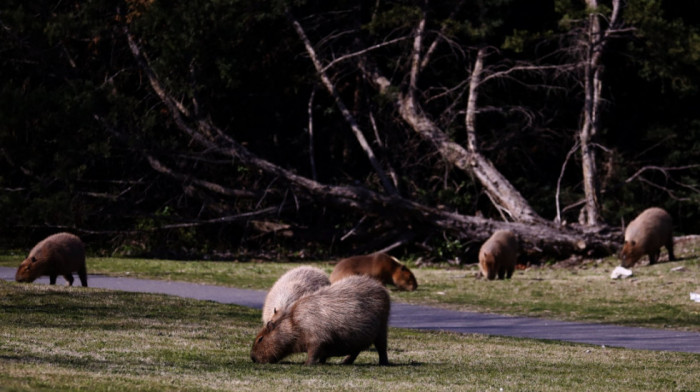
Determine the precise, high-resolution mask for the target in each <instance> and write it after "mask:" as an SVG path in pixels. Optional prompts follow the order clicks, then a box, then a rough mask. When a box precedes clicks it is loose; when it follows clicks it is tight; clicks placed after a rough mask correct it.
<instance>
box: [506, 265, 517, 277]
mask: <svg viewBox="0 0 700 392" xmlns="http://www.w3.org/2000/svg"><path fill="white" fill-rule="evenodd" d="M513 271H515V267H508V271H507V272H506V278H508V279H510V277H511V276H513Z"/></svg>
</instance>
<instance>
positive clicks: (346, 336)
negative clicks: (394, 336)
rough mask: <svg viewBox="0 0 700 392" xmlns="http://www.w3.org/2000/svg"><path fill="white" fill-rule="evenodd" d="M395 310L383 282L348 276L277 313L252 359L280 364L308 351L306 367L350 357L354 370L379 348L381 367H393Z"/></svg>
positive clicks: (255, 346) (257, 342)
mask: <svg viewBox="0 0 700 392" xmlns="http://www.w3.org/2000/svg"><path fill="white" fill-rule="evenodd" d="M390 307H391V303H390V298H389V292H388V291H387V290H386V289H385V288H384V286H382V284H381V283H379V282H377V281H376V280H375V279H373V278H370V277H368V276H363V275H355V276H350V277H347V278H345V279H343V280H341V281H339V282H338V283H335V284H332V285H330V286H326V287H322V288H320V289H319V290H318V291H316V292H314V293H311V294H306V295H305V296H303V297H301V298H300V299H299V300H297V301H296V302H295V303H294V304H293V305H292V306H291V307H290V308H288V309H287V310H285V311H282V312H278V313H277V314H275V316H274V317H273V318H272V320H270V321H269V322H268V323H267V324H266V325H265V326H263V328H262V330H261V331H260V333H258V335H257V336H256V337H255V341H254V342H253V348H252V350H251V352H250V358H251V359H252V360H253V362H255V363H276V362H279V361H280V360H282V359H283V358H284V357H286V356H287V355H290V354H293V353H301V352H306V353H307V358H306V362H305V364H306V365H312V364H317V363H325V362H326V359H327V358H328V357H336V356H342V355H347V357H345V359H344V360H343V363H344V364H348V365H349V364H352V363H353V362H354V361H355V358H357V356H358V355H359V354H360V351H362V350H365V349H367V348H368V347H369V346H370V345H372V344H374V347H375V348H376V349H377V353H378V354H379V364H380V365H388V364H389V359H388V357H387V352H386V350H387V327H388V322H389V310H390Z"/></svg>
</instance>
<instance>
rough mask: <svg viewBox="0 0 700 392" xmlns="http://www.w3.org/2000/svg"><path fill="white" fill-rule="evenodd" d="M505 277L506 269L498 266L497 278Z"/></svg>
mask: <svg viewBox="0 0 700 392" xmlns="http://www.w3.org/2000/svg"><path fill="white" fill-rule="evenodd" d="M505 277H506V269H505V268H500V269H499V270H498V279H504V278H505Z"/></svg>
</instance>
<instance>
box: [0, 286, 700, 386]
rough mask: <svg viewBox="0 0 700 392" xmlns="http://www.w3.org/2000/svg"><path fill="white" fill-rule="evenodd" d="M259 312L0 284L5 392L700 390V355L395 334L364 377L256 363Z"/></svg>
mask: <svg viewBox="0 0 700 392" xmlns="http://www.w3.org/2000/svg"><path fill="white" fill-rule="evenodd" d="M259 317H260V313H259V311H255V310H251V309H246V308H243V307H239V306H235V305H224V304H219V303H214V302H208V301H195V300H188V299H182V298H177V297H169V296H161V295H151V294H136V293H125V292H116V291H107V290H101V289H95V288H87V289H84V288H77V287H74V288H68V287H64V286H47V285H35V284H17V283H14V282H0V389H2V390H10V391H13V390H18V391H19V390H89V391H113V390H117V391H122V390H129V391H132V390H142V391H150V390H155V391H162V390H183V391H190V390H191V391H219V390H221V391H233V390H235V391H248V390H251V391H253V390H255V391H257V390H284V391H306V390H334V391H335V390H341V391H342V390H363V391H364V390H369V391H402V392H403V391H426V390H430V391H455V390H478V391H489V390H490V391H500V390H501V388H502V390H504V391H515V390H518V391H520V390H533V391H534V390H536V391H561V390H586V391H609V390H615V391H659V390H667V391H670V390H675V391H693V390H699V389H700V361H698V355H695V354H685V353H668V352H653V351H637V350H625V349H614V348H603V347H599V346H590V345H579V344H565V343H557V342H543V341H536V340H528V339H513V338H500V337H488V336H483V335H458V334H449V333H424V332H415V331H408V330H402V329H393V328H392V329H391V330H390V332H389V353H388V354H389V359H390V361H391V362H392V366H390V367H386V368H384V367H379V366H377V365H376V363H377V355H376V352H373V351H372V350H370V351H366V352H363V353H362V354H361V355H360V356H359V357H358V359H357V362H356V365H354V366H342V365H339V364H338V361H339V360H340V358H338V359H332V360H331V361H329V362H330V363H329V364H327V365H322V366H315V367H306V366H303V365H302V362H303V360H304V356H303V355H301V354H297V355H294V356H291V357H289V358H288V359H287V360H285V361H284V362H283V363H281V364H276V365H259V364H254V363H252V362H251V360H250V358H249V350H250V346H251V344H252V341H253V338H254V336H255V333H256V332H257V329H258V328H259V326H260V321H259Z"/></svg>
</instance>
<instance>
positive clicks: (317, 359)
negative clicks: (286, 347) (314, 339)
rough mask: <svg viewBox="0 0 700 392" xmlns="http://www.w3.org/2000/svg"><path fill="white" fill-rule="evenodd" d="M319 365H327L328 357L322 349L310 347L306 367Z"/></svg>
mask: <svg viewBox="0 0 700 392" xmlns="http://www.w3.org/2000/svg"><path fill="white" fill-rule="evenodd" d="M319 363H326V356H325V355H324V353H323V350H321V348H320V347H309V351H308V353H307V356H306V362H304V365H316V364H319Z"/></svg>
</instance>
